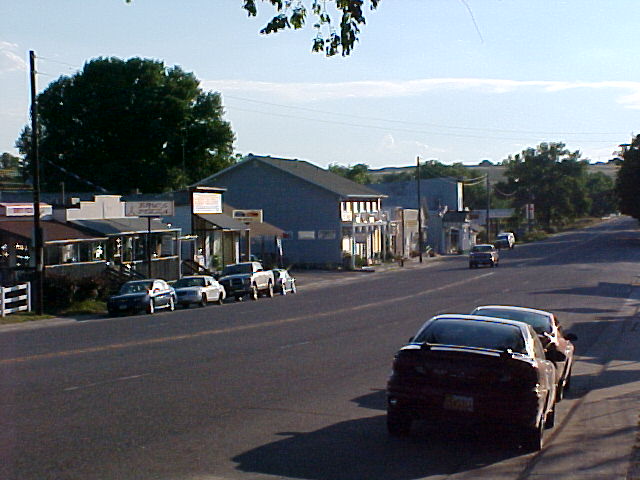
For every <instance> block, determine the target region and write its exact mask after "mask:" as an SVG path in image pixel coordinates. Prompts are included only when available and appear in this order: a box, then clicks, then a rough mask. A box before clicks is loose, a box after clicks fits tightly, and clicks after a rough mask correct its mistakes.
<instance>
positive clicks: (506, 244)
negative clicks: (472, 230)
mask: <svg viewBox="0 0 640 480" xmlns="http://www.w3.org/2000/svg"><path fill="white" fill-rule="evenodd" d="M515 244H516V236H515V235H514V234H513V233H511V232H500V233H499V234H498V235H497V236H496V242H495V245H496V247H498V248H513V247H514V246H515Z"/></svg>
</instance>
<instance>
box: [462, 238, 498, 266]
mask: <svg viewBox="0 0 640 480" xmlns="http://www.w3.org/2000/svg"><path fill="white" fill-rule="evenodd" d="M499 262H500V255H499V254H498V250H496V248H495V247H494V246H493V245H491V244H490V243H486V244H478V245H474V246H473V247H471V251H470V252H469V268H478V267H479V266H480V265H489V266H490V267H497V266H498V263H499Z"/></svg>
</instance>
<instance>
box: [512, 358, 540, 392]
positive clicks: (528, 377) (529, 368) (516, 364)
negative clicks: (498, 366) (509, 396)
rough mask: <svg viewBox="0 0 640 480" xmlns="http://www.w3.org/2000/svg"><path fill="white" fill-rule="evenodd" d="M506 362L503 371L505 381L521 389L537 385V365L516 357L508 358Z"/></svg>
mask: <svg viewBox="0 0 640 480" xmlns="http://www.w3.org/2000/svg"><path fill="white" fill-rule="evenodd" d="M508 363H509V365H508V367H507V369H505V372H504V376H505V381H507V382H508V383H509V384H511V385H513V386H515V387H519V388H523V389H529V388H532V389H533V388H536V387H537V385H538V380H539V372H538V367H537V365H535V364H532V363H529V362H526V361H521V360H516V359H511V360H508ZM507 377H508V378H507Z"/></svg>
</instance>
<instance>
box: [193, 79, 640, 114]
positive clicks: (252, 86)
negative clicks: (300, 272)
mask: <svg viewBox="0 0 640 480" xmlns="http://www.w3.org/2000/svg"><path fill="white" fill-rule="evenodd" d="M202 84H203V87H204V88H206V89H211V90H216V91H221V92H222V93H223V94H228V95H233V94H234V93H245V94H247V93H249V94H256V93H257V94H267V95H269V96H270V97H273V98H279V99H282V100H286V101H292V102H309V101H318V100H336V99H345V98H394V97H408V96H415V95H420V94H423V93H428V92H433V91H442V90H475V91H480V92H484V93H488V94H503V93H510V92H515V91H519V90H525V89H527V90H539V91H542V92H560V91H564V90H572V89H591V90H594V89H610V90H619V91H623V92H625V93H623V94H622V95H621V96H619V97H618V98H617V99H616V101H617V102H618V103H619V104H621V105H623V106H625V107H627V108H632V109H640V82H627V81H603V82H562V81H545V80H507V79H487V78H429V79H421V80H404V81H392V80H389V81H357V82H336V83H274V82H256V81H250V80H246V81H245V80H208V81H203V82H202Z"/></svg>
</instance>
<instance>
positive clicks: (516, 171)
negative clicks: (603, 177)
mask: <svg viewBox="0 0 640 480" xmlns="http://www.w3.org/2000/svg"><path fill="white" fill-rule="evenodd" d="M503 165H505V166H506V170H505V177H506V178H507V181H506V182H501V183H499V184H498V185H497V187H498V188H499V189H500V190H501V191H504V192H513V193H514V195H513V206H514V207H516V208H519V207H524V205H525V204H527V203H533V204H534V205H535V215H536V220H537V221H538V222H539V223H541V224H542V225H543V226H545V227H546V228H550V227H551V226H552V225H557V224H564V223H566V222H568V221H570V220H572V219H574V218H577V217H579V216H582V215H586V214H587V213H588V212H589V208H590V206H591V201H590V199H589V195H588V190H587V187H586V180H587V175H586V174H587V162H586V161H584V160H580V152H578V151H575V152H570V151H569V150H567V149H566V148H565V144H564V143H560V142H558V143H553V142H550V143H541V144H540V145H538V146H537V147H536V148H528V149H526V150H523V151H522V153H519V154H516V155H515V156H509V158H507V159H506V160H505V161H504V162H503Z"/></svg>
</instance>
